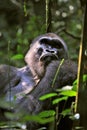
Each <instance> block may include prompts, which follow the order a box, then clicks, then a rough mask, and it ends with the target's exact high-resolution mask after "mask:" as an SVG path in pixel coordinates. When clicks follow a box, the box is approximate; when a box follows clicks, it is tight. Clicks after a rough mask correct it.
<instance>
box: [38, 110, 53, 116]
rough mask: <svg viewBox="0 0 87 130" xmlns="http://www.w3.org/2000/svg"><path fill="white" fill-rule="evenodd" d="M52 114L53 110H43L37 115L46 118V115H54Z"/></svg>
mask: <svg viewBox="0 0 87 130" xmlns="http://www.w3.org/2000/svg"><path fill="white" fill-rule="evenodd" d="M54 115H55V111H54V110H48V111H43V112H41V113H39V117H41V118H47V117H50V116H54Z"/></svg>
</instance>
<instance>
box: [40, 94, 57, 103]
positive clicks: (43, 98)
mask: <svg viewBox="0 0 87 130" xmlns="http://www.w3.org/2000/svg"><path fill="white" fill-rule="evenodd" d="M55 96H57V93H49V94H45V95H43V96H41V97H40V98H39V100H41V101H43V100H46V99H48V98H51V97H55Z"/></svg>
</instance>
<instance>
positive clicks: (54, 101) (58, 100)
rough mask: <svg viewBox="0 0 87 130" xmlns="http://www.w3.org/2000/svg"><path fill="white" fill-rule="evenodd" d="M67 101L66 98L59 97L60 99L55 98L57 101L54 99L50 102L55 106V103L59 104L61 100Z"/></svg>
mask: <svg viewBox="0 0 87 130" xmlns="http://www.w3.org/2000/svg"><path fill="white" fill-rule="evenodd" d="M67 99H68V97H66V96H65V97H61V98H57V99H55V100H53V101H52V103H53V104H57V103H59V102H61V101H63V100H67Z"/></svg>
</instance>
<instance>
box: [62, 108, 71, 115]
mask: <svg viewBox="0 0 87 130" xmlns="http://www.w3.org/2000/svg"><path fill="white" fill-rule="evenodd" d="M61 114H62V115H63V116H66V115H70V114H71V109H65V110H64V111H62V113H61Z"/></svg>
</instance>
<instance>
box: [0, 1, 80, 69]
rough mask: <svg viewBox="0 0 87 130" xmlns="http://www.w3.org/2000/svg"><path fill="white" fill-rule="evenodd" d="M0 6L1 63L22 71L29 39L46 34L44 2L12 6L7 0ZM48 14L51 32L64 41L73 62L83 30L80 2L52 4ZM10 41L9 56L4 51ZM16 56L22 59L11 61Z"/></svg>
mask: <svg viewBox="0 0 87 130" xmlns="http://www.w3.org/2000/svg"><path fill="white" fill-rule="evenodd" d="M0 3H1V4H0V41H1V43H0V50H1V51H0V57H3V58H2V59H1V60H0V63H8V64H12V65H15V66H18V67H21V66H23V65H24V64H25V63H24V60H23V58H24V55H25V53H26V52H27V50H28V49H29V45H30V43H31V41H32V39H33V38H35V37H36V36H38V35H40V34H42V33H45V32H46V30H45V19H46V18H45V1H43V0H42V1H40V0H38V1H36V0H35V1H31V0H28V1H24V3H23V2H22V1H20V2H18V1H15V2H14V3H13V1H12V0H10V1H9V4H8V1H7V0H3V1H1V2H0ZM41 3H42V4H41ZM39 5H40V6H39ZM42 5H43V6H42ZM37 7H38V8H37ZM40 9H41V10H40ZM39 10H40V11H39ZM51 11H52V31H53V32H56V33H57V34H58V35H60V36H62V37H63V38H64V40H65V41H66V43H67V45H68V48H69V54H70V57H71V58H73V59H75V60H76V59H77V57H78V48H79V42H80V36H81V29H82V25H81V24H82V10H81V7H80V3H79V0H77V1H75V0H74V1H73V0H71V1H69V0H57V1H56V0H54V1H52V8H51ZM9 14H10V15H9ZM9 41H10V46H9V51H10V52H8V49H7V48H8V43H9ZM74 47H76V49H75V48H74ZM5 54H7V55H5ZM19 54H20V55H22V57H23V58H21V57H20V59H19V58H17V59H13V58H12V57H14V55H19ZM8 55H9V56H8ZM8 57H10V63H9V61H8Z"/></svg>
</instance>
